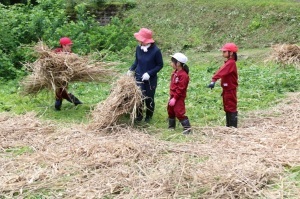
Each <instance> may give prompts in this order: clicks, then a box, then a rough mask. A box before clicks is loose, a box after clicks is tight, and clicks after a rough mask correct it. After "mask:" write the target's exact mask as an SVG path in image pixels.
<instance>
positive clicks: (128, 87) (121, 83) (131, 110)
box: [89, 75, 143, 130]
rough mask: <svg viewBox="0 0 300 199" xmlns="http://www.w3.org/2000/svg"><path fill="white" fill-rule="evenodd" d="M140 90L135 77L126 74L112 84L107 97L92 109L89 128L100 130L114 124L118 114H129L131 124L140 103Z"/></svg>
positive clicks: (118, 116)
mask: <svg viewBox="0 0 300 199" xmlns="http://www.w3.org/2000/svg"><path fill="white" fill-rule="evenodd" d="M142 99H143V97H142V92H141V90H140V88H139V87H138V86H137V85H136V82H135V79H134V78H133V77H129V76H127V75H123V76H121V78H120V79H119V80H118V81H117V82H116V83H114V84H113V87H112V90H111V93H110V95H109V96H108V98H107V99H106V100H104V101H102V102H100V103H99V104H98V105H97V107H96V108H95V110H93V111H92V113H91V116H92V122H91V124H90V126H89V127H90V128H91V129H93V130H100V129H104V128H107V127H111V126H113V125H115V124H116V122H117V121H118V119H119V118H120V116H122V115H124V114H130V118H131V122H132V124H133V122H134V118H135V116H136V112H137V109H138V107H139V106H140V105H141V103H142Z"/></svg>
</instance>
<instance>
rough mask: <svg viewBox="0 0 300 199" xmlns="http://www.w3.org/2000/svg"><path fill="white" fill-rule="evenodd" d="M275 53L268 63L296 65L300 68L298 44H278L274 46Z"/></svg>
mask: <svg viewBox="0 0 300 199" xmlns="http://www.w3.org/2000/svg"><path fill="white" fill-rule="evenodd" d="M272 48H273V52H272V54H271V56H270V58H269V59H268V61H275V62H276V63H279V64H283V65H295V66H296V67H297V68H300V47H299V46H298V45H296V44H277V45H274V46H272Z"/></svg>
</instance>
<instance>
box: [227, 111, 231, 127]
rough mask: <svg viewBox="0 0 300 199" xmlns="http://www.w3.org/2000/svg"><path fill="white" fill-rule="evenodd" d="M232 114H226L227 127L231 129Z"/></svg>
mask: <svg viewBox="0 0 300 199" xmlns="http://www.w3.org/2000/svg"><path fill="white" fill-rule="evenodd" d="M230 120H231V119H230V113H229V112H226V126H227V127H230Z"/></svg>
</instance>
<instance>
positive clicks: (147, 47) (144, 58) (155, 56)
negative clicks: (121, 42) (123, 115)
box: [127, 28, 163, 122]
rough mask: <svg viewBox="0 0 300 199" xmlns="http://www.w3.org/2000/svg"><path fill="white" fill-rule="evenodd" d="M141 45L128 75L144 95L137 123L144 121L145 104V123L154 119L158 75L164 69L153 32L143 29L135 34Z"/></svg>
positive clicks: (137, 49)
mask: <svg viewBox="0 0 300 199" xmlns="http://www.w3.org/2000/svg"><path fill="white" fill-rule="evenodd" d="M134 37H135V38H136V40H137V41H138V43H139V45H138V46H137V47H136V52H135V61H134V63H133V64H132V66H131V67H130V68H129V70H128V72H127V75H134V76H135V79H136V82H137V85H138V86H139V87H140V89H141V91H142V93H143V97H144V100H143V103H142V105H141V106H140V107H139V108H138V111H137V115H136V118H135V121H136V122H140V121H142V120H143V111H144V110H143V109H144V104H145V105H146V116H145V122H149V121H150V120H151V119H152V116H153V113H154V109H155V101H154V96H155V90H156V87H157V78H158V77H157V73H158V72H159V71H160V70H161V69H162V67H163V58H162V53H161V51H160V49H159V48H158V47H157V46H156V44H155V41H154V40H153V38H152V31H151V30H149V29H147V28H141V29H140V30H139V32H137V33H134Z"/></svg>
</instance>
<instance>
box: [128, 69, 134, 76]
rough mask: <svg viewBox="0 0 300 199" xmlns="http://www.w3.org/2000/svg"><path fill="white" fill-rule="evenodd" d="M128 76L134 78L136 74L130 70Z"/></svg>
mask: <svg viewBox="0 0 300 199" xmlns="http://www.w3.org/2000/svg"><path fill="white" fill-rule="evenodd" d="M126 75H127V76H129V77H133V76H134V72H133V71H131V70H128V71H127V73H126Z"/></svg>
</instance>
